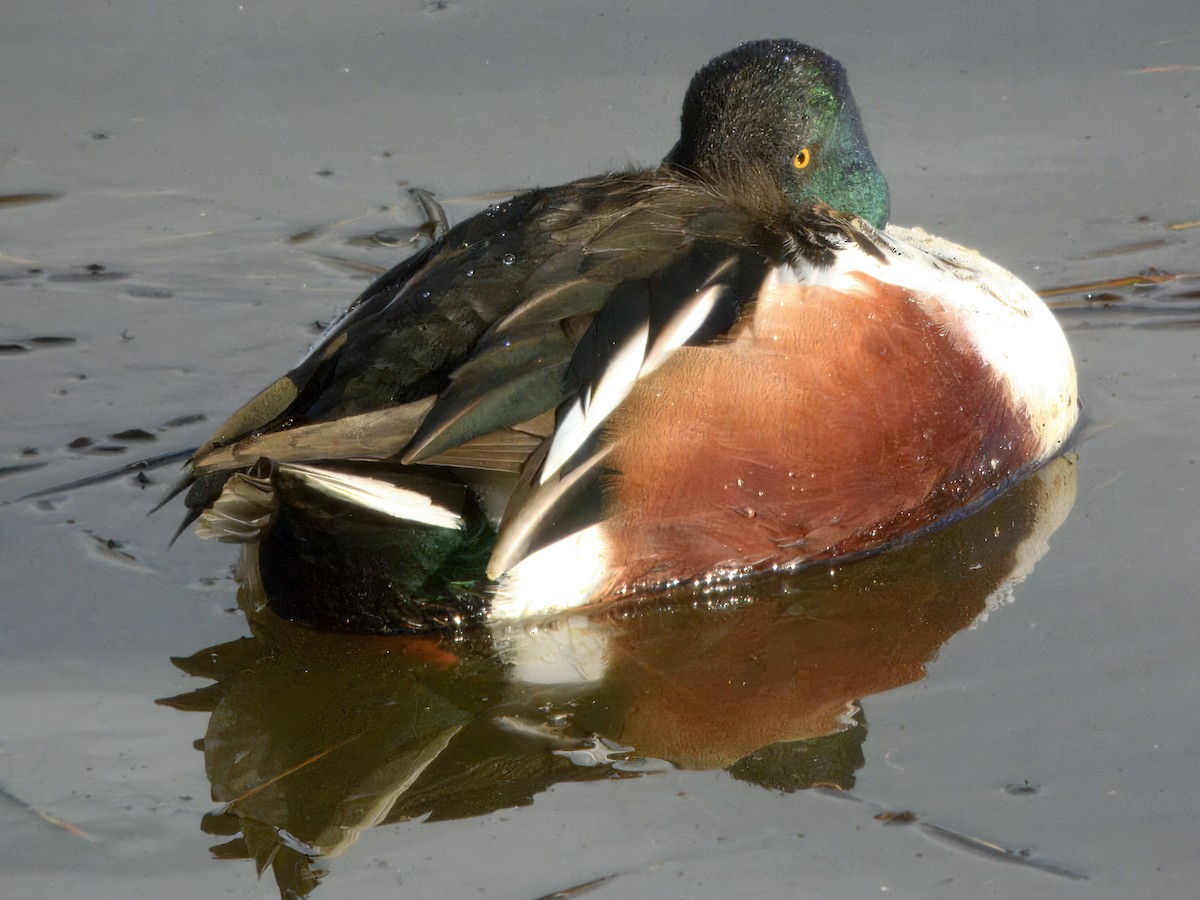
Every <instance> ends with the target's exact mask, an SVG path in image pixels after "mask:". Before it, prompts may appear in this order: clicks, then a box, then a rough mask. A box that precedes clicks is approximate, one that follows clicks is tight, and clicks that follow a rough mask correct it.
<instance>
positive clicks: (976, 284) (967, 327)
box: [775, 225, 1079, 461]
mask: <svg viewBox="0 0 1200 900" xmlns="http://www.w3.org/2000/svg"><path fill="white" fill-rule="evenodd" d="M876 236H877V238H878V239H879V241H880V243H881V245H882V246H883V248H884V252H885V258H884V259H882V260H880V259H877V258H875V257H873V256H870V255H868V254H866V253H864V252H863V251H862V250H860V249H859V248H858V247H856V246H854V245H849V244H848V245H846V246H845V247H843V248H841V249H840V250H839V251H838V253H837V256H836V261H835V263H834V265H833V266H831V267H829V268H817V267H807V266H803V265H802V266H801V267H800V269H799V271H795V272H792V271H790V270H787V269H782V270H779V271H777V272H776V273H775V277H777V278H779V279H780V280H781V281H783V282H788V281H791V282H793V283H800V284H821V285H826V286H829V287H832V288H835V289H837V290H842V291H847V292H854V291H862V290H864V289H865V288H864V286H863V285H862V283H861V282H859V281H858V280H857V279H855V278H854V277H853V276H854V274H855V273H862V274H864V275H868V276H870V277H872V278H876V279H878V280H880V281H883V282H887V283H889V284H894V285H898V286H900V287H903V288H906V289H907V290H908V291H910V292H911V294H912V296H913V298H914V299H915V300H916V301H917V302H919V303H921V304H922V306H924V307H925V308H926V309H927V310H928V312H929V313H930V314H931V315H932V316H934V317H935V318H937V319H939V320H940V321H941V322H942V323H943V327H944V328H946V330H947V333H948V334H949V335H950V336H951V337H952V338H954V339H955V340H959V341H963V342H965V343H967V344H969V345H970V346H972V347H973V348H974V349H975V350H976V351H977V352H978V353H979V354H980V356H982V357H983V359H984V360H985V361H986V363H987V364H988V365H989V366H990V367H991V368H992V369H993V371H994V372H995V373H996V375H997V376H998V377H999V378H1000V379H1001V381H1002V382H1003V383H1004V384H1005V385H1006V386H1007V388H1008V390H1009V392H1010V396H1011V398H1012V400H1013V401H1014V402H1016V403H1017V404H1019V405H1021V406H1022V407H1023V408H1024V409H1025V411H1026V412H1027V413H1028V415H1029V417H1030V421H1031V422H1033V423H1036V424H1037V425H1038V434H1037V437H1036V440H1037V442H1038V445H1037V451H1036V458H1037V459H1038V460H1039V461H1044V460H1046V459H1049V458H1050V457H1051V456H1053V455H1054V454H1056V453H1058V452H1059V451H1060V450H1061V449H1062V448H1063V446H1064V443H1065V441H1066V440H1067V438H1069V437H1070V435H1071V432H1072V431H1073V430H1074V427H1075V422H1076V420H1077V418H1078V415H1079V403H1078V397H1077V387H1076V376H1075V362H1074V360H1073V358H1072V356H1071V349H1070V347H1069V346H1068V344H1067V339H1066V336H1065V335H1064V334H1063V331H1062V327H1061V326H1060V325H1059V324H1058V320H1057V319H1055V318H1054V314H1053V313H1052V312H1051V311H1050V309H1049V307H1047V306H1046V304H1045V303H1044V302H1043V301H1042V299H1041V298H1040V297H1039V296H1038V295H1037V294H1035V293H1034V292H1033V291H1032V290H1031V289H1030V288H1029V287H1028V286H1027V285H1026V284H1025V283H1024V282H1022V281H1021V280H1020V279H1019V278H1017V277H1016V276H1015V275H1013V274H1012V273H1011V272H1008V271H1007V270H1005V269H1003V268H1001V267H1000V266H998V265H996V263H994V262H992V261H991V260H989V259H986V258H985V257H983V256H981V255H980V254H979V253H977V252H976V251H974V250H969V249H967V248H966V247H962V246H960V245H958V244H955V243H953V242H951V241H947V240H945V239H943V238H939V237H935V236H933V235H931V234H929V233H928V232H926V231H924V230H923V229H920V228H901V227H898V226H894V225H889V226H888V227H887V228H886V229H885V230H883V231H880V232H876Z"/></svg>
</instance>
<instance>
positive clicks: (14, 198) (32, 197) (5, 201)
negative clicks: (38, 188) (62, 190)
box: [0, 191, 62, 206]
mask: <svg viewBox="0 0 1200 900" xmlns="http://www.w3.org/2000/svg"><path fill="white" fill-rule="evenodd" d="M61 196H62V194H47V193H35V192H32V191H31V192H30V193H27V194H3V195H0V206H30V205H32V204H34V203H45V202H47V201H48V200H57V199H58V198H59V197H61Z"/></svg>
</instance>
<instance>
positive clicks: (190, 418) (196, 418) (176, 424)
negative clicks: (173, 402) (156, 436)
mask: <svg viewBox="0 0 1200 900" xmlns="http://www.w3.org/2000/svg"><path fill="white" fill-rule="evenodd" d="M207 419H208V416H206V415H204V413H192V414H191V415H187V416H176V417H175V418H174V419H168V420H167V421H166V422H163V423H162V427H163V429H164V430H165V429H167V428H183V427H184V426H186V425H195V424H196V423H197V422H203V421H205V420H207Z"/></svg>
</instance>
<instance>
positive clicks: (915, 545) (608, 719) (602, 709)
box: [160, 459, 1075, 897]
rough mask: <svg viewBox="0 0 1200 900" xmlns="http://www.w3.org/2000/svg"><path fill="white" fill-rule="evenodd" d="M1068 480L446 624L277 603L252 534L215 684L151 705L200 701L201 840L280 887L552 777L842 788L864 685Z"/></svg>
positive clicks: (916, 661) (941, 621)
mask: <svg viewBox="0 0 1200 900" xmlns="http://www.w3.org/2000/svg"><path fill="white" fill-rule="evenodd" d="M1074 496H1075V466H1074V463H1073V462H1072V461H1071V460H1067V459H1060V460H1057V461H1056V462H1054V463H1053V464H1051V465H1050V466H1049V467H1047V468H1046V469H1043V470H1042V471H1040V472H1038V473H1036V474H1035V475H1033V476H1031V477H1030V478H1028V479H1026V480H1025V481H1024V482H1022V483H1021V484H1019V485H1017V486H1015V487H1014V488H1013V489H1012V490H1010V491H1008V492H1007V493H1006V494H1005V495H1003V496H1002V497H1000V498H999V499H998V500H997V501H996V502H994V503H992V504H991V505H989V506H987V507H986V508H984V509H983V510H981V511H979V512H978V513H976V514H974V515H972V516H970V517H968V518H966V519H963V520H961V521H959V522H957V523H954V524H953V525H951V526H949V527H947V528H944V529H942V530H940V531H938V532H935V533H933V534H930V535H926V536H924V537H922V538H920V539H919V540H916V541H914V542H912V543H909V544H907V545H905V546H902V547H899V548H896V549H894V550H892V551H890V552H887V553H883V554H879V555H876V556H873V557H869V558H866V559H861V560H858V561H856V562H853V563H851V564H847V565H841V566H835V567H833V568H830V567H828V566H824V567H816V568H811V569H807V570H803V571H799V572H791V573H773V574H770V575H764V576H759V577H756V578H754V579H751V580H746V581H742V582H737V583H735V584H733V585H725V586H724V587H723V589H720V590H715V589H711V588H708V589H700V588H692V589H686V590H685V589H679V590H674V591H672V592H670V593H669V594H665V595H663V596H661V597H657V598H654V599H653V600H645V599H643V600H641V601H639V602H638V603H637V604H626V605H615V606H608V607H604V608H603V609H600V610H597V611H593V612H589V613H587V614H583V613H576V614H574V615H570V616H565V617H562V618H560V619H557V620H555V621H551V622H545V623H539V624H538V625H536V626H533V625H507V626H499V625H497V626H493V627H491V628H468V629H463V630H461V631H459V632H458V633H456V634H443V635H421V636H407V637H404V636H392V637H367V636H352V635H344V634H330V633H325V632H319V631H315V630H312V629H308V628H305V627H302V626H299V625H295V624H292V623H290V622H288V621H285V620H283V619H281V618H279V617H277V616H275V615H274V614H273V613H271V612H270V611H269V610H268V609H267V599H266V597H265V596H264V594H263V589H262V585H261V580H260V579H259V573H258V571H257V568H256V560H257V554H256V552H255V551H254V550H253V549H251V550H249V551H248V552H247V553H246V556H245V558H244V559H243V564H242V571H241V575H240V580H241V589H240V592H239V603H240V605H241V606H242V608H243V610H244V611H245V612H246V615H247V618H248V620H249V624H250V630H251V632H252V636H251V637H249V638H243V639H241V640H238V641H233V642H230V643H226V644H221V645H219V646H215V647H209V648H205V649H203V650H200V651H198V652H196V653H194V654H192V655H191V656H189V657H186V658H180V659H176V660H175V663H176V665H177V666H178V667H179V668H180V669H182V670H183V671H185V672H187V673H189V674H191V675H194V676H197V677H202V678H207V679H211V680H212V681H213V682H214V683H213V684H210V685H208V686H205V687H201V688H199V689H197V690H195V691H193V692H191V693H187V694H182V695H179V696H176V697H171V698H167V699H164V700H161V701H160V702H161V703H163V704H166V705H169V706H173V707H175V708H177V709H181V710H191V711H199V712H207V713H208V714H209V721H208V728H207V732H206V734H205V736H204V739H203V741H201V742H199V743H198V746H200V747H202V749H203V752H204V760H205V767H206V770H207V775H208V778H209V780H210V781H211V783H212V794H213V798H214V799H215V800H217V801H218V802H220V803H222V804H224V805H223V808H222V809H221V810H220V811H218V812H214V813H210V814H208V815H206V816H205V817H204V819H203V822H202V823H201V827H202V828H203V830H204V831H205V832H206V833H208V834H211V835H214V836H222V837H225V838H227V839H228V840H227V841H226V842H224V843H221V844H218V845H217V846H216V847H214V850H213V852H214V854H215V855H216V856H217V857H219V858H224V859H236V858H249V859H253V860H254V862H255V865H256V866H257V868H258V871H259V873H260V874H261V873H262V872H264V871H266V869H268V868H270V869H272V870H273V873H274V876H275V878H276V880H277V882H278V884H279V887H280V890H281V893H282V894H283V896H285V897H288V896H306V895H307V894H309V893H310V892H311V891H312V890H313V889H314V888H315V887H316V886H317V884H318V883H319V882H320V880H321V878H322V877H324V873H323V872H322V871H321V870H320V869H319V868H318V865H319V864H318V862H317V861H318V860H319V858H320V857H325V856H336V855H338V854H341V853H343V852H345V851H346V850H348V849H349V848H350V846H351V845H352V844H353V843H354V842H355V841H356V840H357V838H358V837H359V835H360V834H361V833H362V831H363V830H364V829H366V828H368V827H371V826H373V825H377V824H383V823H388V822H399V821H405V820H410V819H416V818H418V817H427V819H426V820H427V821H428V820H439V819H453V818H463V817H469V816H477V815H482V814H485V813H488V812H491V811H494V810H497V809H502V808H507V807H512V806H518V805H525V804H528V803H531V802H532V800H533V798H534V796H535V795H537V794H538V793H540V792H541V791H544V790H546V789H547V788H548V787H550V786H551V785H553V784H556V783H559V782H565V781H584V780H598V779H613V778H631V777H641V776H646V775H648V774H649V773H653V772H655V771H661V770H663V769H667V768H671V767H681V768H687V769H726V770H728V771H729V772H730V774H731V775H732V776H733V777H734V778H737V779H741V780H743V781H746V782H750V783H754V784H758V785H761V786H763V787H765V788H769V789H771V790H782V791H795V790H802V789H807V788H810V787H834V788H838V789H843V790H845V789H849V788H850V787H852V786H853V784H854V779H855V772H856V770H857V769H858V768H860V767H861V766H862V765H863V750H862V747H863V742H864V740H865V739H866V735H867V726H866V718H865V716H864V713H863V710H862V707H861V706H860V705H859V702H860V701H861V700H862V699H863V698H865V697H868V696H870V695H872V694H875V693H878V692H881V691H885V690H888V689H890V688H894V687H897V686H900V685H904V684H908V683H911V682H914V681H917V680H919V679H921V678H922V677H924V674H925V666H926V665H927V664H928V663H929V661H930V660H932V659H933V658H934V657H935V656H936V654H937V652H938V650H939V648H940V647H941V646H942V645H943V644H945V643H946V642H947V641H948V640H949V639H950V638H951V637H952V636H953V635H955V634H956V633H957V632H959V631H961V630H962V629H964V628H968V627H970V626H972V625H974V624H976V623H978V622H980V621H982V620H983V619H984V618H986V615H987V614H988V613H989V612H990V611H992V610H994V609H995V608H997V607H998V606H1001V605H1003V604H1005V603H1006V602H1008V600H1009V599H1010V598H1011V590H1012V587H1013V586H1014V585H1015V584H1017V583H1018V582H1020V581H1021V580H1022V579H1023V578H1024V577H1025V576H1026V575H1027V574H1028V573H1029V572H1030V571H1031V570H1032V567H1033V565H1034V564H1035V563H1036V562H1037V560H1038V559H1039V558H1040V557H1041V556H1042V554H1043V553H1044V552H1045V550H1046V546H1047V543H1046V542H1047V539H1048V538H1049V536H1050V535H1051V534H1052V533H1053V532H1054V530H1055V529H1057V528H1058V526H1059V525H1061V524H1062V522H1063V521H1064V520H1065V519H1066V517H1067V515H1068V513H1069V511H1070V508H1071V505H1072V503H1073V501H1074ZM325 589H327V588H326V587H322V590H325ZM930 827H933V826H930Z"/></svg>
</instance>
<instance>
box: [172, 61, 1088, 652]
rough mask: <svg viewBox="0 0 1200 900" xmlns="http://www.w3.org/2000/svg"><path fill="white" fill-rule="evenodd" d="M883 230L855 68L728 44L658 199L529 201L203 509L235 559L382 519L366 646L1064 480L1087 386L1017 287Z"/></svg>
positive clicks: (617, 187)
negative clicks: (455, 607)
mask: <svg viewBox="0 0 1200 900" xmlns="http://www.w3.org/2000/svg"><path fill="white" fill-rule="evenodd" d="M887 216H888V193H887V187H886V184H885V182H884V179H883V177H882V175H881V174H880V173H879V171H878V169H877V167H876V165H875V161H874V159H873V157H872V155H871V152H870V150H869V149H868V146H867V142H866V139H865V136H864V134H863V129H862V126H861V123H860V121H859V114H858V109H857V107H856V105H855V103H854V100H853V98H852V97H851V94H850V91H849V88H848V87H847V83H846V79H845V76H844V73H843V71H842V68H841V66H840V65H839V64H838V63H837V62H836V61H835V60H833V59H831V58H830V57H828V56H826V55H824V54H822V53H820V52H818V51H816V50H813V49H811V48H808V47H805V46H803V45H801V44H797V43H794V42H790V41H759V42H755V43H751V44H746V45H744V46H742V47H740V48H738V49H736V50H734V51H731V52H730V53H727V54H725V55H723V56H721V57H718V58H717V59H715V60H713V61H712V62H711V63H709V64H708V65H707V66H706V67H704V68H703V69H702V70H701V71H700V72H699V73H698V74H697V76H696V78H695V79H694V80H693V82H692V84H691V86H690V88H689V90H688V92H687V96H686V99H685V101H684V107H683V116H682V132H681V136H680V139H679V142H678V143H677V144H676V146H675V147H674V149H673V150H672V151H671V152H670V153H669V154H668V155H667V157H666V159H665V160H664V162H663V163H662V165H661V166H659V167H658V168H656V169H652V170H645V171H636V172H623V173H618V174H611V175H604V176H599V177H595V178H589V179H584V180H582V181H577V182H574V183H571V184H568V185H564V186H561V187H555V188H547V189H539V190H535V191H532V192H530V193H527V194H522V195H520V196H518V197H516V198H514V199H513V200H510V201H508V202H506V203H502V204H500V205H499V206H495V207H492V208H490V209H488V210H486V211H485V212H483V213H480V214H479V215H477V216H475V217H474V218H472V219H470V220H468V221H466V222H464V223H462V224H461V225H459V226H457V227H455V228H454V229H452V230H450V231H449V232H448V233H446V234H445V235H444V236H443V237H442V238H441V239H440V240H439V241H437V242H436V243H434V244H433V245H432V246H431V247H429V248H428V249H426V250H425V251H423V252H421V253H418V254H417V255H415V256H413V257H411V258H410V259H407V260H405V261H404V262H402V263H401V264H400V265H398V266H397V267H396V268H394V269H393V270H392V271H390V272H388V273H387V274H385V275H384V276H383V277H382V278H380V279H379V280H378V281H377V282H376V283H375V284H374V285H372V286H371V287H370V288H368V290H367V291H366V292H365V293H364V294H363V295H362V296H361V297H360V298H359V299H358V300H357V301H355V303H354V304H353V305H352V306H351V308H350V310H349V312H348V313H347V314H346V315H345V316H344V317H343V318H342V319H341V321H340V322H338V323H337V324H336V325H335V326H334V327H333V328H332V329H331V330H330V331H329V333H328V334H327V335H326V336H325V337H324V339H323V340H322V341H321V342H320V343H319V344H318V345H317V346H316V347H315V348H314V349H313V351H312V352H311V353H310V354H309V355H308V357H307V358H306V359H305V360H304V361H303V362H301V363H300V364H299V365H298V366H297V367H296V368H295V369H293V370H292V371H291V372H289V373H288V374H287V375H285V376H283V377H282V378H280V379H279V380H278V381H276V382H275V383H274V384H272V385H271V386H270V387H268V388H267V389H265V390H264V391H263V392H262V393H260V394H259V395H258V396H257V397H255V398H254V399H253V400H252V401H251V402H250V403H249V404H247V405H246V406H245V407H243V408H242V409H241V410H240V411H239V412H237V413H235V414H234V415H233V417H232V418H231V419H229V421H228V422H226V423H225V424H224V425H223V426H222V427H221V428H220V429H218V431H217V433H216V434H215V435H214V436H213V438H212V439H211V441H210V442H209V443H207V444H206V445H205V446H204V447H202V448H201V449H200V450H199V451H198V452H197V453H196V455H195V456H194V457H193V458H192V460H191V462H190V467H189V473H188V476H187V480H188V481H190V482H193V484H192V489H191V491H190V492H189V505H190V506H191V507H192V509H193V513H194V515H197V516H199V518H200V522H201V529H202V531H203V532H205V533H207V534H209V535H217V536H220V537H223V538H226V539H232V540H250V539H253V538H256V537H259V536H260V535H262V534H264V533H265V532H267V531H269V530H270V529H271V528H281V527H282V528H283V529H284V530H288V529H297V528H299V529H301V530H303V527H304V525H303V522H301V521H300V520H301V519H303V518H304V517H305V516H307V515H308V513H307V511H306V510H307V504H308V503H309V502H310V501H311V498H312V497H314V496H316V495H320V496H323V497H325V498H326V499H327V500H328V501H329V502H330V503H331V504H333V506H331V507H326V508H325V509H324V510H322V511H321V512H319V513H317V514H315V515H316V518H317V519H322V517H328V518H330V519H332V520H337V519H343V520H345V519H353V518H355V517H356V516H357V517H358V518H359V519H363V518H364V517H366V518H368V519H369V518H370V517H379V516H384V517H391V521H392V522H393V523H394V527H395V528H396V529H397V534H398V540H399V541H400V542H401V543H403V544H404V545H405V546H406V547H407V548H409V549H408V550H407V551H406V552H409V553H411V554H412V556H413V562H412V564H411V565H410V566H409V569H410V570H411V571H410V572H409V574H410V575H411V578H402V579H399V580H398V581H396V582H395V583H394V584H393V585H392V587H391V588H390V590H391V591H392V592H393V594H394V595H395V596H394V597H393V598H392V599H391V600H390V601H387V602H386V603H384V605H385V606H386V605H388V604H389V603H390V604H391V606H393V607H396V609H395V610H393V611H394V612H396V614H397V620H398V621H396V622H391V623H389V622H387V621H386V619H387V617H388V614H390V613H389V612H388V610H383V611H382V612H381V613H380V615H379V616H378V618H379V619H380V621H379V622H376V623H374V624H375V625H376V626H377V627H379V628H380V629H381V630H388V629H389V628H400V629H403V628H405V627H420V626H421V625H423V624H428V623H429V622H430V621H433V620H436V619H437V618H438V615H437V613H436V611H435V612H430V609H435V610H436V607H433V608H431V607H426V606H425V605H424V604H423V602H422V601H423V600H424V599H425V598H426V597H428V596H429V595H437V594H442V595H454V596H455V597H462V596H467V597H471V596H474V597H476V598H478V597H479V596H481V595H480V593H479V591H480V589H481V588H486V589H487V590H486V592H485V594H484V595H485V596H486V602H487V603H488V604H489V605H490V609H491V612H492V614H493V617H494V618H505V617H519V616H523V615H528V614H533V613H540V612H545V611H548V610H554V609H562V608H568V607H573V606H578V605H581V604H587V603H590V602H592V601H595V600H598V599H603V598H608V597H612V596H613V595H614V594H617V593H619V592H621V591H622V590H624V589H627V588H635V589H637V588H645V587H654V586H661V585H664V584H676V583H683V582H688V581H692V580H694V579H703V578H712V577H714V576H716V577H723V576H728V575H733V574H741V573H744V572H745V571H748V570H753V569H761V568H770V567H794V566H797V565H799V564H803V563H807V562H812V561H814V560H824V559H837V558H844V557H848V556H852V555H855V554H858V553H861V552H864V551H869V550H872V549H876V548H879V547H882V546H885V545H888V544H890V543H893V542H895V541H896V540H897V539H899V538H903V537H907V536H911V535H912V534H915V533H919V532H920V531H922V530H924V529H926V528H929V527H931V526H933V525H935V524H939V523H942V522H944V521H946V520H947V519H948V518H952V517H954V516H955V515H959V514H961V513H962V512H963V511H964V510H966V509H970V508H973V507H975V506H977V505H979V504H980V503H982V502H983V501H985V500H986V499H988V498H990V497H991V496H994V495H995V493H996V492H997V491H998V490H1000V489H1002V488H1003V487H1004V486H1005V485H1007V484H1010V483H1012V482H1013V481H1014V480H1015V479H1016V478H1017V477H1019V476H1020V475H1021V474H1023V473H1025V472H1028V471H1029V470H1030V469H1032V468H1034V467H1036V466H1037V465H1039V464H1042V463H1044V462H1045V461H1046V460H1047V459H1049V458H1050V457H1051V456H1053V455H1054V454H1056V453H1058V452H1059V451H1060V450H1061V448H1062V446H1063V442H1064V441H1065V440H1066V439H1067V437H1068V435H1069V433H1070V432H1071V430H1072V427H1073V425H1074V423H1075V419H1076V407H1077V403H1076V393H1075V390H1076V388H1075V372H1074V366H1073V363H1072V360H1071V355H1070V352H1069V350H1068V348H1067V344H1066V341H1065V340H1064V338H1063V335H1062V332H1061V330H1060V329H1059V327H1058V325H1057V323H1056V322H1055V320H1054V319H1053V317H1052V316H1051V314H1050V313H1049V311H1048V310H1047V309H1046V307H1045V306H1044V305H1043V304H1042V303H1041V301H1040V300H1039V299H1038V298H1037V297H1036V296H1035V295H1034V294H1033V293H1032V292H1031V291H1030V290H1029V289H1028V288H1026V287H1025V286H1024V285H1023V284H1022V283H1021V282H1019V281H1018V280H1017V279H1015V278H1014V277H1013V276H1011V275H1010V274H1009V273H1007V272H1005V271H1003V270H1002V269H1000V268H999V267H997V266H995V265H993V264H992V263H990V262H988V261H987V260H985V259H983V258H982V257H980V256H979V255H977V254H976V253H974V252H971V251H969V250H965V249H963V248H962V247H958V246H956V245H954V244H951V243H948V242H946V241H942V240H939V239H937V238H933V237H931V236H929V235H927V234H925V233H924V232H922V231H919V230H908V229H902V228H897V227H888V226H886V220H887ZM281 508H282V509H283V510H290V514H289V513H286V512H283V513H281V512H280V510H281ZM302 511H303V512H302ZM368 511H369V512H368ZM282 520H286V521H282ZM464 560H466V562H464ZM485 573H486V578H485ZM381 602H382V601H381ZM463 602H466V601H463ZM481 602H483V601H481ZM468 605H469V604H468ZM375 615H376V613H375V612H371V611H368V612H367V613H366V614H365V615H363V616H362V617H361V621H358V622H354V623H351V624H352V625H353V627H372V621H371V620H372V617H373V616H375ZM325 618H326V619H327V620H328V621H327V622H326V624H330V623H335V622H337V621H338V619H339V616H338V615H337V614H333V615H328V616H326V617H325Z"/></svg>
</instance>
